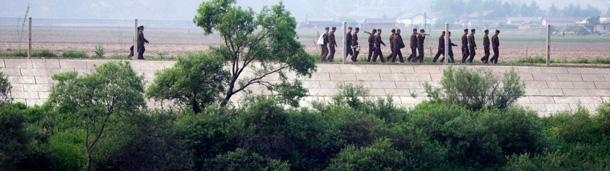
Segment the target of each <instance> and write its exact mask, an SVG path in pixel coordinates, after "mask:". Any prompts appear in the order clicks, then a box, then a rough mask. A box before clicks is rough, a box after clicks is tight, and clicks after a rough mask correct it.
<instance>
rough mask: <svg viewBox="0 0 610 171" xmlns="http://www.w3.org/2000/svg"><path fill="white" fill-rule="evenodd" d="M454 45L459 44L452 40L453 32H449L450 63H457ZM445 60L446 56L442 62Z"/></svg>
mask: <svg viewBox="0 0 610 171" xmlns="http://www.w3.org/2000/svg"><path fill="white" fill-rule="evenodd" d="M453 46H457V45H456V44H454V43H453V42H451V32H449V59H447V60H449V61H447V62H449V63H455V60H454V59H453ZM444 60H445V57H443V58H441V63H442V62H443V61H444Z"/></svg>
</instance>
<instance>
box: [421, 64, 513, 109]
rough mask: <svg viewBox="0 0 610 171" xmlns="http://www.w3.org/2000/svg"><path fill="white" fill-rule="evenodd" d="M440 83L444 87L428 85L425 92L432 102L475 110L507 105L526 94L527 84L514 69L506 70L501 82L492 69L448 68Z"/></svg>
mask: <svg viewBox="0 0 610 171" xmlns="http://www.w3.org/2000/svg"><path fill="white" fill-rule="evenodd" d="M440 84H441V86H442V87H441V88H434V87H432V86H431V85H430V84H428V83H426V84H425V88H426V92H427V93H428V96H429V97H430V98H431V99H432V100H433V101H437V102H443V101H446V102H448V103H450V104H458V105H464V106H467V107H468V108H470V109H474V110H479V109H482V108H484V107H486V106H489V107H494V108H507V107H509V106H511V105H512V104H513V103H514V102H515V101H517V99H518V98H519V97H521V96H522V95H523V94H524V93H525V92H524V88H525V84H524V83H523V82H521V80H520V78H519V76H518V75H517V73H515V71H514V69H511V70H510V71H509V72H506V73H504V78H503V79H502V81H499V80H498V79H497V78H496V76H494V75H493V73H492V72H491V70H489V69H487V70H485V69H468V68H466V67H460V68H457V69H454V68H453V67H449V68H447V69H445V70H444V71H443V78H442V80H441V82H440Z"/></svg>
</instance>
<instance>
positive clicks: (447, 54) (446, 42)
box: [444, 23, 451, 65]
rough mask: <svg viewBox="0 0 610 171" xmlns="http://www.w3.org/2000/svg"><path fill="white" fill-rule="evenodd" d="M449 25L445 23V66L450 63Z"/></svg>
mask: <svg viewBox="0 0 610 171" xmlns="http://www.w3.org/2000/svg"><path fill="white" fill-rule="evenodd" d="M449 46H451V45H450V44H449V23H445V62H444V63H445V65H447V64H448V63H449V57H450V56H449Z"/></svg>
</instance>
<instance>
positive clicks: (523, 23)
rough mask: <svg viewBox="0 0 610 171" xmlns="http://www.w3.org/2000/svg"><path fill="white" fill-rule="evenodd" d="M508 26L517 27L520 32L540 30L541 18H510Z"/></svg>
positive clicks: (507, 20)
mask: <svg viewBox="0 0 610 171" xmlns="http://www.w3.org/2000/svg"><path fill="white" fill-rule="evenodd" d="M506 25H508V26H512V27H515V26H516V27H517V29H519V30H529V29H532V28H540V27H542V26H540V18H538V17H508V18H507V19H506Z"/></svg>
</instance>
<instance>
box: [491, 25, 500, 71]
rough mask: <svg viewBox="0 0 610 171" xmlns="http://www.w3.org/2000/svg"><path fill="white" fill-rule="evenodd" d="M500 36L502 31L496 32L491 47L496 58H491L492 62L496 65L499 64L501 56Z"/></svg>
mask: <svg viewBox="0 0 610 171" xmlns="http://www.w3.org/2000/svg"><path fill="white" fill-rule="evenodd" d="M499 34H500V30H496V34H494V35H493V36H492V37H491V47H492V48H493V50H494V56H493V57H492V58H491V62H493V63H494V64H498V57H499V56H500V49H499V47H500V39H498V35H499Z"/></svg>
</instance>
